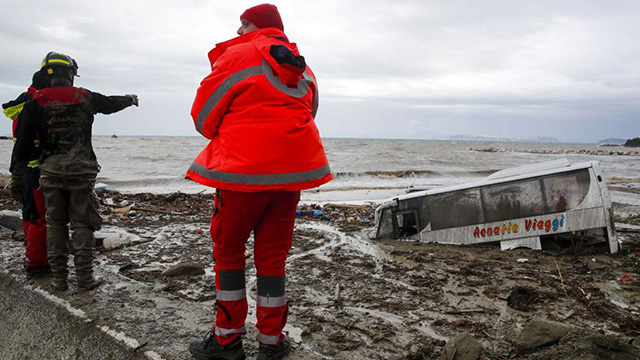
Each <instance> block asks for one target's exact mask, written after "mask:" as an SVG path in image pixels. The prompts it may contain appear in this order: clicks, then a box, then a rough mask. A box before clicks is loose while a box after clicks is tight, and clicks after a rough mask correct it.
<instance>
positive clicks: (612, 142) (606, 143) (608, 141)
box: [598, 138, 627, 146]
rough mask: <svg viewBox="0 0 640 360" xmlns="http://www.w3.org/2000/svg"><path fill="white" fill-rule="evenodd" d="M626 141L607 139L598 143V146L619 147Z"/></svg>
mask: <svg viewBox="0 0 640 360" xmlns="http://www.w3.org/2000/svg"><path fill="white" fill-rule="evenodd" d="M626 141H627V140H626V139H618V138H608V139H604V140H600V141H598V145H600V146H620V145H624V143H625V142H626Z"/></svg>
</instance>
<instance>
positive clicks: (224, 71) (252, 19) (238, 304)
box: [186, 4, 332, 360]
mask: <svg viewBox="0 0 640 360" xmlns="http://www.w3.org/2000/svg"><path fill="white" fill-rule="evenodd" d="M240 21H241V24H242V26H241V27H240V29H238V32H237V34H238V35H239V36H238V37H236V38H234V39H231V40H229V41H226V42H223V43H221V44H217V45H216V47H215V48H214V49H213V50H212V51H211V52H210V53H209V60H210V62H211V73H210V74H209V75H208V76H207V77H206V78H204V80H202V82H201V84H200V88H199V89H198V92H197V95H196V98H195V101H194V103H193V108H192V110H191V116H192V117H193V120H194V123H195V125H196V129H197V130H198V132H200V133H201V134H202V135H203V136H205V137H206V138H208V139H210V140H211V142H210V143H209V145H208V146H207V147H206V148H205V149H204V150H203V151H202V152H201V153H200V154H199V155H198V156H197V157H196V159H195V160H194V162H193V164H192V165H191V167H190V168H189V170H188V171H187V174H186V177H187V178H188V179H191V180H193V181H196V182H198V183H201V184H204V185H207V186H211V187H214V188H216V189H217V194H216V199H215V209H214V211H213V215H212V218H211V237H212V239H213V257H214V259H215V280H216V302H215V304H216V308H217V313H216V318H215V324H214V325H213V326H212V329H211V330H210V331H209V332H208V333H207V335H205V337H204V339H202V340H196V341H194V342H192V343H191V344H190V346H189V351H190V352H191V353H192V354H193V355H194V356H196V358H198V359H244V357H245V353H244V350H243V346H242V335H244V334H245V333H246V329H245V319H246V316H247V311H248V308H247V298H246V289H245V244H246V242H247V240H248V238H249V236H250V234H251V232H252V231H253V234H254V262H255V267H256V274H257V276H256V277H257V297H256V306H257V312H256V314H257V323H256V327H257V328H258V341H259V343H260V346H259V348H258V359H260V360H273V359H280V358H281V357H283V356H285V355H286V354H287V353H288V352H289V349H290V340H289V338H288V336H287V335H285V334H284V333H283V332H282V329H283V328H284V326H285V325H286V322H287V317H288V313H289V306H288V303H287V300H286V294H285V262H286V259H287V253H288V251H289V249H290V248H291V244H292V238H293V227H294V221H295V213H296V206H297V204H298V201H299V200H300V190H303V189H310V188H313V187H317V186H320V185H322V184H324V183H326V182H329V181H330V180H331V179H332V175H331V170H330V168H329V163H328V161H327V157H326V155H325V152H324V148H323V146H322V141H321V139H320V135H319V133H318V129H317V127H316V124H315V122H314V118H315V115H316V110H317V107H318V88H317V83H316V78H315V76H314V74H313V72H312V71H311V69H310V68H309V67H308V66H307V64H306V62H305V59H304V57H302V56H301V55H300V53H299V51H298V48H297V45H296V44H295V43H292V42H289V39H288V38H287V36H286V35H285V33H284V26H283V24H282V19H281V17H280V14H279V12H278V9H277V8H276V7H275V6H274V5H271V4H262V5H258V6H255V7H252V8H250V9H247V10H246V11H245V12H244V13H243V14H242V15H241V16H240Z"/></svg>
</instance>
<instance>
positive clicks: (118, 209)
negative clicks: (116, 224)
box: [105, 204, 185, 215]
mask: <svg viewBox="0 0 640 360" xmlns="http://www.w3.org/2000/svg"><path fill="white" fill-rule="evenodd" d="M105 205H106V206H109V207H112V208H115V209H113V210H111V212H114V213H126V212H129V211H131V210H136V211H146V212H154V213H159V214H167V215H185V214H183V213H179V212H174V211H166V210H158V209H149V208H145V207H142V206H137V207H135V208H134V207H133V205H128V206H120V205H115V204H105Z"/></svg>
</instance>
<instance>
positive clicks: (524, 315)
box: [0, 179, 640, 359]
mask: <svg viewBox="0 0 640 360" xmlns="http://www.w3.org/2000/svg"><path fill="white" fill-rule="evenodd" d="M614 183H615V184H612V186H611V190H612V191H614V192H615V194H616V196H615V197H614V199H619V198H623V199H627V198H628V199H630V201H628V202H615V203H614V211H615V214H616V218H615V220H616V227H617V230H618V236H619V237H620V239H621V240H622V241H623V243H622V251H620V252H619V253H618V254H614V255H611V254H609V253H608V248H607V246H605V245H604V244H602V245H587V244H584V243H582V242H574V243H568V244H567V243H561V244H550V245H549V246H546V247H545V250H542V251H533V250H525V249H518V250H512V251H500V247H499V245H497V244H489V245H482V246H446V245H437V244H424V243H418V242H410V241H396V240H373V239H371V237H372V232H373V226H374V217H373V210H374V205H360V206H340V205H339V204H337V205H327V204H324V206H320V205H313V204H306V205H303V206H301V207H300V210H301V215H300V216H299V217H298V219H297V221H296V228H295V234H294V244H293V248H292V249H291V252H290V257H289V261H288V263H287V275H288V276H287V277H288V283H287V286H288V300H289V303H290V307H291V315H290V317H289V323H288V325H287V327H286V328H285V331H288V332H289V335H290V337H291V338H292V340H293V350H292V353H291V355H290V356H289V358H290V359H440V358H445V359H462V358H463V357H461V355H462V354H464V352H465V351H466V350H468V349H467V348H465V347H463V346H462V345H460V346H458V347H457V348H454V350H453V351H452V350H451V347H449V346H447V347H445V344H446V343H447V342H448V341H449V340H450V339H451V338H453V337H455V336H456V335H458V334H462V333H468V334H469V335H470V336H471V337H472V338H473V339H475V341H477V345H478V346H480V347H481V348H482V354H483V355H481V357H468V358H470V359H471V358H485V359H512V358H517V359H574V358H575V359H583V358H586V359H637V358H638V357H640V348H638V347H636V346H634V345H633V342H634V341H640V340H636V338H637V337H638V336H640V314H639V313H640V310H639V307H640V295H639V294H640V292H639V291H638V290H640V281H639V280H640V278H639V277H638V276H640V273H639V272H638V270H637V269H638V265H639V261H640V260H639V259H640V233H639V232H638V229H640V216H639V215H638V213H639V211H638V210H639V209H640V205H638V204H637V203H638V201H637V200H638V197H640V195H639V194H638V191H637V185H638V184H637V179H617V180H616V181H614ZM100 196H101V198H102V200H103V203H104V205H103V206H102V215H103V218H104V219H105V220H104V225H103V229H102V230H101V232H102V233H105V234H118V236H117V241H115V242H111V243H109V244H107V243H104V244H103V247H102V248H100V249H99V251H97V252H96V253H95V264H96V272H97V274H98V276H101V277H103V279H104V280H105V282H104V283H103V285H101V286H100V287H99V288H98V289H96V290H94V291H92V292H90V293H76V292H75V289H74V288H73V285H72V287H71V289H70V290H69V291H67V292H63V293H53V291H52V289H51V287H50V285H49V284H48V280H49V279H48V278H46V277H36V278H31V279H30V278H27V277H26V276H25V275H24V273H23V270H22V261H23V259H22V257H23V247H22V242H20V241H15V240H13V239H12V235H13V232H12V231H10V230H8V229H5V228H0V258H1V259H2V261H0V271H2V272H4V274H5V275H6V276H12V277H13V278H14V279H16V280H17V281H18V282H19V283H22V284H30V285H31V286H34V287H36V288H37V287H39V288H40V289H42V290H44V291H45V292H48V293H53V295H54V296H55V297H57V298H60V299H62V300H64V301H66V302H68V304H69V305H70V306H71V308H73V309H79V310H82V311H83V312H84V313H85V314H86V315H87V317H88V318H90V319H91V323H92V324H94V325H95V326H96V327H100V326H107V327H108V328H110V329H113V330H115V331H117V332H120V333H122V334H126V336H127V337H130V338H132V339H135V340H136V344H134V345H135V346H131V348H132V349H131V351H134V352H139V353H141V354H144V353H146V352H148V354H147V356H149V357H151V358H153V357H154V356H156V355H157V356H159V357H161V358H164V359H189V358H190V356H189V353H188V351H187V345H188V343H189V342H190V341H191V340H193V339H195V338H198V337H201V336H203V335H204V333H205V331H206V329H207V328H208V327H210V326H211V324H212V319H213V311H214V306H213V301H214V297H215V294H214V289H215V283H214V274H213V271H212V269H213V261H212V258H211V251H212V247H211V240H210V238H209V234H208V228H209V224H208V223H209V217H210V207H211V205H212V202H213V197H212V196H211V195H210V194H196V195H187V194H181V193H175V194H170V195H166V194H165V195H154V194H144V193H142V194H120V193H117V192H109V191H105V192H102V193H101V194H100ZM17 209H18V205H17V204H16V203H15V202H14V201H13V200H11V199H10V198H9V193H8V189H6V188H5V189H4V190H3V191H2V192H0V210H17ZM314 210H321V212H322V214H319V213H318V212H316V213H315V214H314ZM107 245H108V246H107ZM251 254H252V239H250V240H249V243H248V246H247V265H248V272H247V277H248V281H249V283H248V286H247V288H248V289H249V291H248V294H249V303H250V313H249V318H248V323H249V324H248V325H249V326H248V331H249V333H248V334H247V337H246V340H245V349H246V350H247V354H248V357H249V358H251V357H255V354H256V352H257V342H256V341H255V335H256V331H255V328H253V327H252V326H251V325H252V324H255V312H254V310H252V308H253V309H255V306H254V305H255V286H256V284H255V271H254V269H253V265H252V262H253V257H252V255H251ZM184 262H190V263H191V264H190V266H188V267H186V268H183V269H182V272H181V270H180V269H173V270H172V271H171V272H167V270H168V269H170V268H171V267H173V266H174V265H177V264H180V263H184ZM71 283H72V284H73V279H72V280H71ZM34 296H39V295H37V294H35V293H34ZM541 320H544V321H551V322H552V324H554V325H557V326H559V327H560V328H561V330H562V331H561V333H562V334H561V336H560V335H559V336H557V337H556V338H553V339H550V340H545V341H542V342H541V343H539V344H538V345H533V346H529V347H526V346H525V345H523V341H522V338H523V335H522V334H521V333H522V332H523V331H533V332H535V330H536V329H533V330H532V329H531V326H529V327H527V324H539V323H536V322H537V321H541ZM542 324H545V323H542ZM523 329H524V330H523ZM538 330H540V329H538ZM525 335H526V334H525ZM524 337H527V336H524ZM639 339H640V338H639ZM474 346H475V345H474ZM470 353H472V351H471V352H470ZM465 359H466V358H465Z"/></svg>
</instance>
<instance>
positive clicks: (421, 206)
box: [398, 197, 430, 231]
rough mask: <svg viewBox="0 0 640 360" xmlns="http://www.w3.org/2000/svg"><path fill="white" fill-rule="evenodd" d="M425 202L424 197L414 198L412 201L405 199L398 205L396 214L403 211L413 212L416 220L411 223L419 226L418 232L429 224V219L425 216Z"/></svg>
mask: <svg viewBox="0 0 640 360" xmlns="http://www.w3.org/2000/svg"><path fill="white" fill-rule="evenodd" d="M427 201H430V200H427V198H426V197H416V198H413V199H407V200H405V201H401V202H400V203H398V214H399V213H400V212H405V211H415V212H416V214H415V217H416V219H415V220H413V222H414V223H415V224H417V225H419V228H418V231H420V230H422V229H424V228H425V227H427V225H428V224H429V218H428V216H427Z"/></svg>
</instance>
